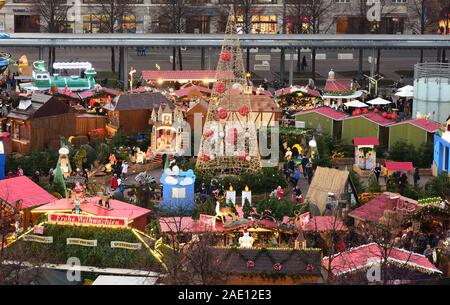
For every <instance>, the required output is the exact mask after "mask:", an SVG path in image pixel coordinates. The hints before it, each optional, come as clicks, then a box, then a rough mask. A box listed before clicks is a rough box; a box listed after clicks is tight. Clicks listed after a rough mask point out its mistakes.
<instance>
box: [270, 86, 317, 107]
mask: <svg viewBox="0 0 450 305" xmlns="http://www.w3.org/2000/svg"><path fill="white" fill-rule="evenodd" d="M275 97H276V98H277V99H278V105H279V106H280V107H281V108H282V109H283V111H286V112H294V113H295V112H299V111H304V110H309V109H313V108H315V107H316V105H317V104H318V103H320V102H321V101H322V96H321V94H320V92H319V91H317V90H313V89H310V87H309V86H291V87H287V88H284V89H280V90H277V91H275Z"/></svg>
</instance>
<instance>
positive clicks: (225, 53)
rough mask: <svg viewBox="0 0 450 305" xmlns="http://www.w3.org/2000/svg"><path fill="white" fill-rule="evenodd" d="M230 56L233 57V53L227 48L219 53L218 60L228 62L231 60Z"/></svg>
mask: <svg viewBox="0 0 450 305" xmlns="http://www.w3.org/2000/svg"><path fill="white" fill-rule="evenodd" d="M232 57H233V55H232V54H231V52H230V51H228V50H225V51H223V52H222V53H220V60H222V61H226V62H228V61H230V60H231V58H232Z"/></svg>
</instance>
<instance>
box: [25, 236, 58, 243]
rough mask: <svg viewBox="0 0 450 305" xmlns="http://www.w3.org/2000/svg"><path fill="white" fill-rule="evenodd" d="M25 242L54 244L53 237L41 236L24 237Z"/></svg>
mask: <svg viewBox="0 0 450 305" xmlns="http://www.w3.org/2000/svg"><path fill="white" fill-rule="evenodd" d="M23 240H24V241H34V242H37V243H41V244H52V243H53V236H39V235H32V234H29V235H25V236H24V237H23Z"/></svg>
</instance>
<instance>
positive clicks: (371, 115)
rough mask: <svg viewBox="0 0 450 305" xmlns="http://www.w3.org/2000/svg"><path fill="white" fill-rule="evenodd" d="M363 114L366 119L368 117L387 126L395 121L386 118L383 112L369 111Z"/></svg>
mask: <svg viewBox="0 0 450 305" xmlns="http://www.w3.org/2000/svg"><path fill="white" fill-rule="evenodd" d="M363 116H364V117H365V118H366V119H368V120H370V121H372V122H374V123H376V124H378V125H380V126H387V125H391V124H392V123H394V121H393V120H391V119H388V118H385V117H383V116H382V115H381V114H379V113H375V112H369V113H366V114H363ZM356 117H358V116H356Z"/></svg>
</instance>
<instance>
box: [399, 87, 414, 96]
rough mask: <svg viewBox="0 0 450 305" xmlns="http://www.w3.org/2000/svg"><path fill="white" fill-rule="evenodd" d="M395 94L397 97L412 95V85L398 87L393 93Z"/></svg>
mask: <svg viewBox="0 0 450 305" xmlns="http://www.w3.org/2000/svg"><path fill="white" fill-rule="evenodd" d="M395 95H396V96H399V97H413V96H414V87H413V86H411V85H407V86H404V87H401V88H400V89H398V90H397V93H395Z"/></svg>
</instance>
